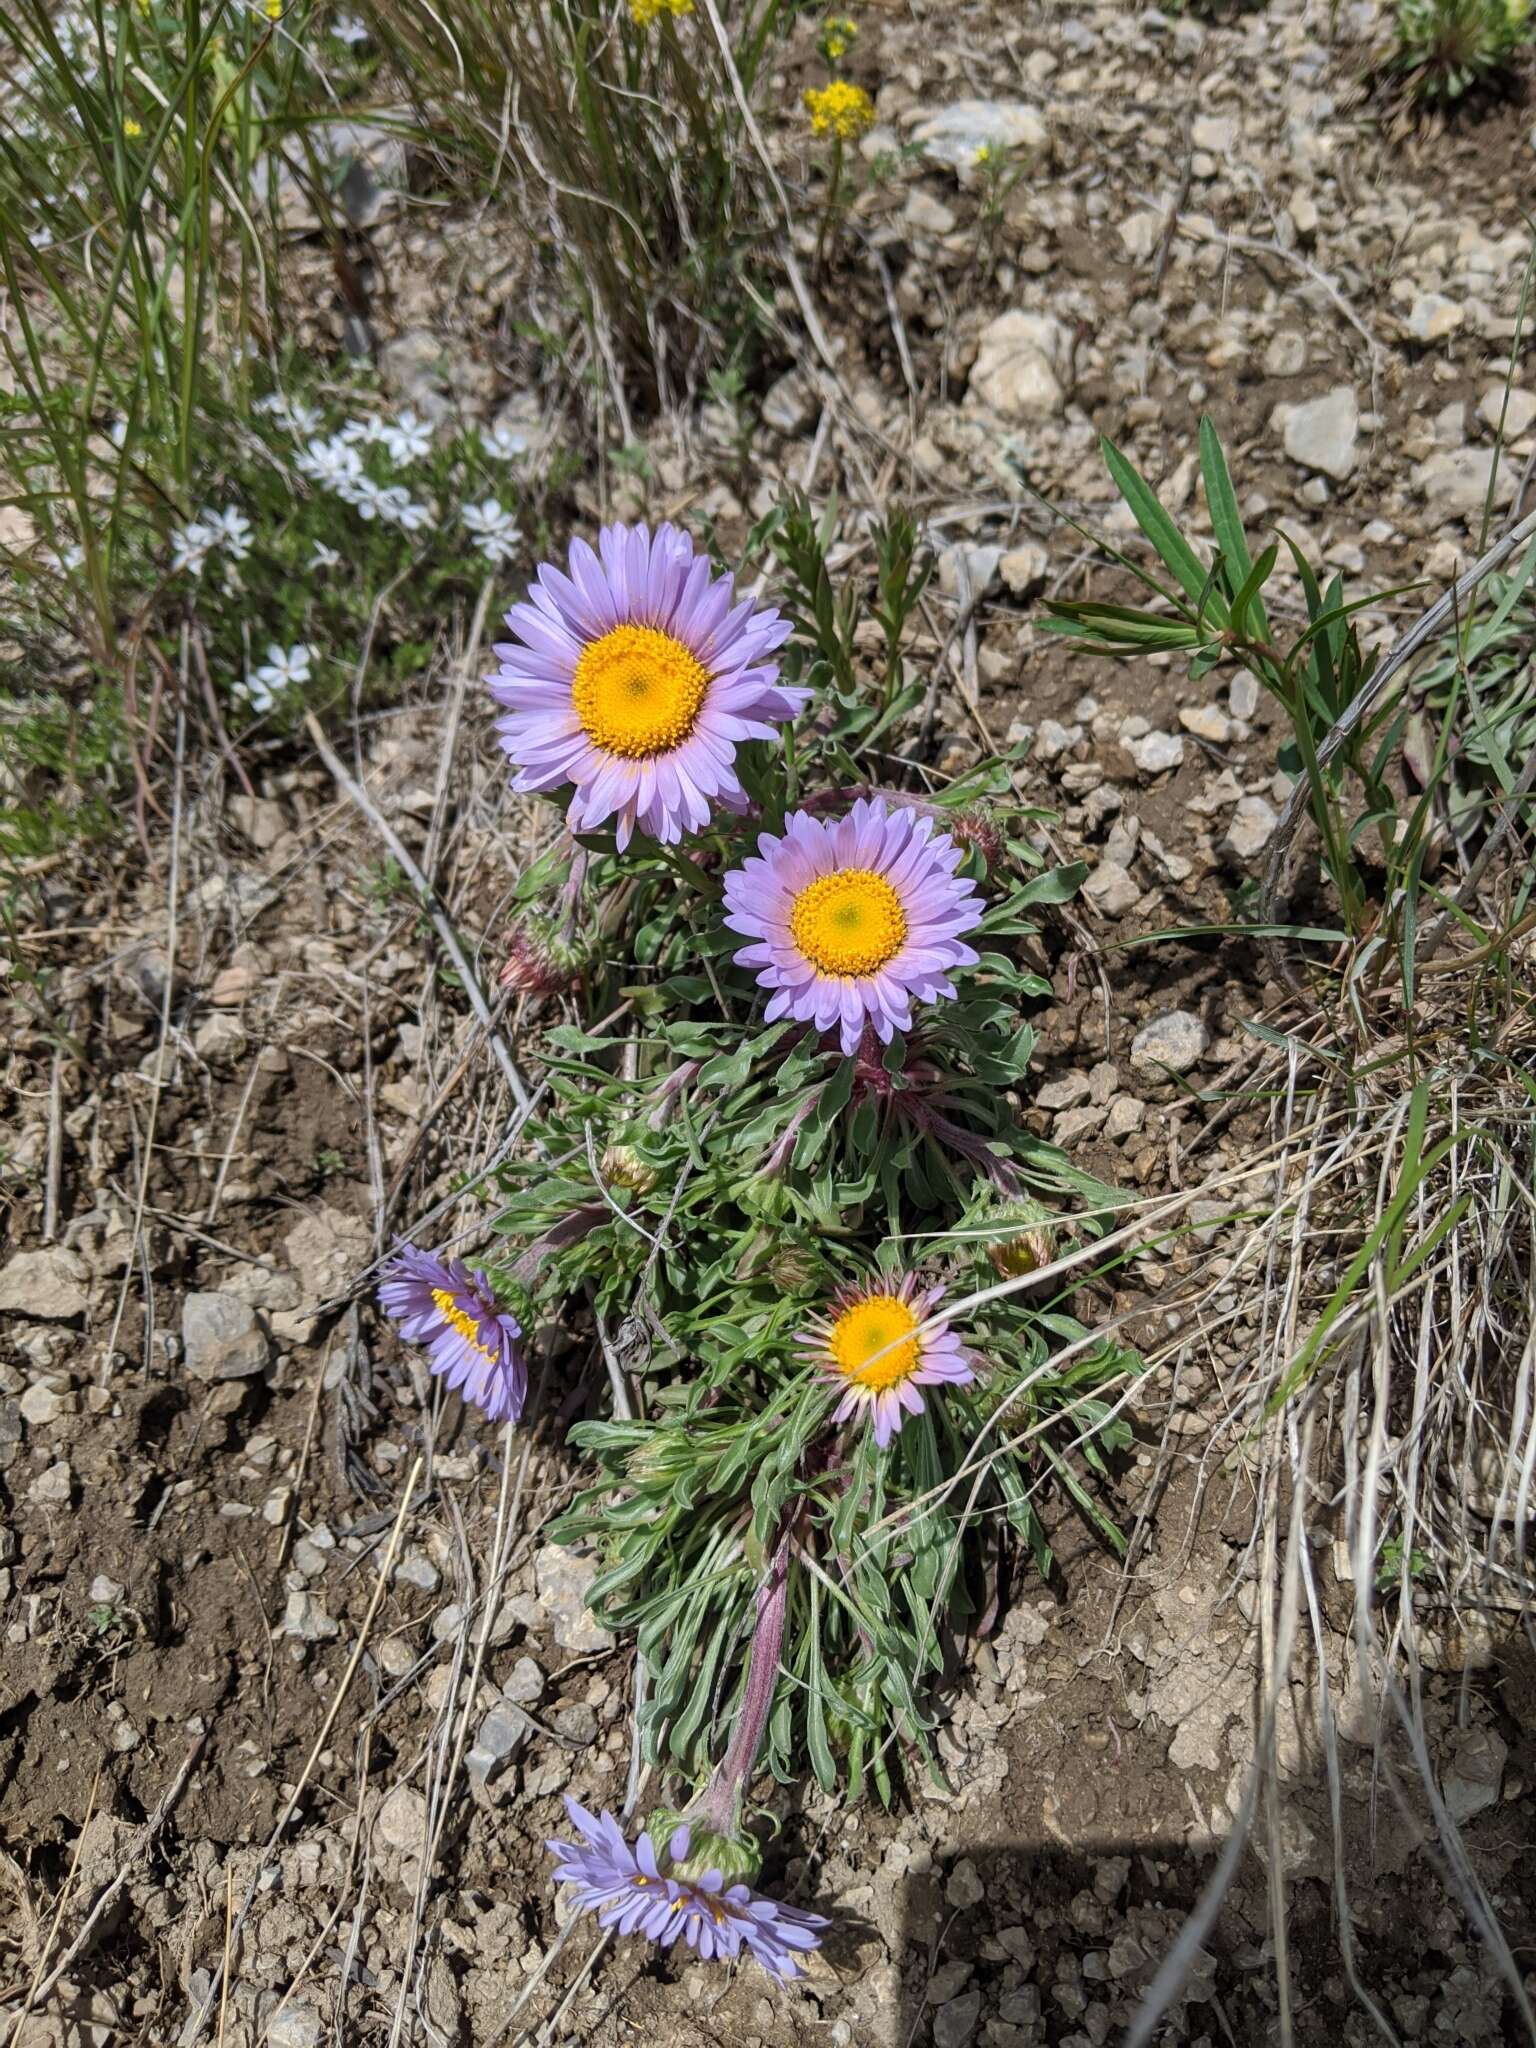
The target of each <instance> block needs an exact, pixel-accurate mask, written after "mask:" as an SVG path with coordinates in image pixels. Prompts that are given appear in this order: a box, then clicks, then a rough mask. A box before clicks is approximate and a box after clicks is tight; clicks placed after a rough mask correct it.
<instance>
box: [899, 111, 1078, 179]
mask: <svg viewBox="0 0 1536 2048" xmlns="http://www.w3.org/2000/svg"><path fill="white" fill-rule="evenodd" d="M1049 139H1050V137H1049V131H1048V130H1047V128H1046V125H1045V122H1044V121H1043V120H1042V119H1041V118H1040V116H1039V114H1038V113H1036V111H1035V109H1034V108H1033V107H1027V106H1025V105H1024V104H1023V102H1022V101H1020V100H956V101H954V103H953V104H952V105H950V106H947V107H940V108H939V109H938V111H937V112H936V113H933V114H925V115H924V116H923V118H922V119H921V120H920V121H919V122H918V123H917V125H916V127H915V128H914V129H913V130H912V140H913V141H914V142H915V143H916V144H917V145H918V147H919V148H920V149H921V150H923V151H924V152H925V153H926V154H927V155H928V156H931V157H935V158H936V159H937V160H938V161H939V162H940V163H942V164H948V165H949V167H950V168H951V170H953V171H956V172H957V173H958V174H959V176H960V179H961V181H962V183H964V182H966V181H967V180H969V179H970V178H972V177H974V176H975V174H976V158H977V156H978V155H979V153H980V152H981V151H982V150H983V149H996V150H1002V151H1008V150H1015V149H1016V150H1023V151H1026V152H1029V153H1031V154H1036V155H1038V153H1039V152H1040V151H1041V150H1043V149H1044V148H1045V146H1046V143H1047V142H1048V141H1049Z"/></svg>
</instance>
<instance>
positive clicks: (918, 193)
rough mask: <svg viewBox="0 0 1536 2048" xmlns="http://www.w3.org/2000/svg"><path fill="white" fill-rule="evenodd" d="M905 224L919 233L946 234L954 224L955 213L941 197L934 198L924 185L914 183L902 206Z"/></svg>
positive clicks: (951, 229)
mask: <svg viewBox="0 0 1536 2048" xmlns="http://www.w3.org/2000/svg"><path fill="white" fill-rule="evenodd" d="M902 214H903V217H904V219H905V220H906V223H907V226H908V227H910V228H916V229H917V230H918V232H919V233H920V234H928V235H947V234H950V233H951V232H952V231H953V229H954V226H955V214H954V210H953V208H951V207H948V206H946V205H945V204H944V202H943V200H942V199H935V198H934V196H933V194H932V193H931V192H930V191H928V190H927V188H926V187H925V186H922V185H914V186H913V187H912V189H911V191H910V192H909V193H908V194H907V203H906V205H905V206H904V207H903V208H902Z"/></svg>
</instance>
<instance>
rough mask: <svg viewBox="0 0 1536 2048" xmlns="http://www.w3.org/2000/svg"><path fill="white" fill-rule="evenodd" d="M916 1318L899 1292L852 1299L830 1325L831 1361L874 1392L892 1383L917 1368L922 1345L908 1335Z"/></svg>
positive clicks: (850, 1377) (847, 1375)
mask: <svg viewBox="0 0 1536 2048" xmlns="http://www.w3.org/2000/svg"><path fill="white" fill-rule="evenodd" d="M917 1321H918V1319H917V1317H916V1316H915V1315H914V1314H913V1313H912V1311H911V1309H910V1308H909V1307H908V1306H907V1304H906V1303H905V1302H904V1301H903V1300H902V1299H901V1297H900V1295H896V1294H872V1295H870V1296H869V1297H868V1299H867V1300H865V1301H856V1302H855V1303H854V1304H853V1307H852V1308H845V1309H844V1310H843V1312H842V1314H841V1315H840V1316H839V1317H838V1319H837V1321H836V1322H835V1323H834V1324H833V1325H832V1334H831V1336H830V1338H829V1339H828V1349H829V1350H830V1351H831V1353H832V1361H833V1363H834V1364H835V1365H836V1367H837V1369H838V1371H839V1372H840V1373H842V1374H843V1375H844V1377H845V1378H847V1379H850V1380H857V1382H858V1384H859V1385H860V1386H861V1387H872V1388H873V1389H874V1390H875V1392H876V1393H879V1392H881V1391H882V1390H883V1389H884V1388H886V1387H894V1386H895V1385H896V1383H897V1381H898V1380H904V1379H906V1378H907V1377H908V1376H909V1375H910V1374H912V1373H914V1372H916V1371H917V1368H918V1364H919V1362H920V1360H921V1358H922V1346H921V1345H920V1344H919V1343H918V1341H917V1339H916V1338H915V1337H914V1336H913V1335H912V1332H913V1331H914V1330H915V1329H916V1328H917ZM887 1346H889V1347H890V1348H889V1349H887V1348H886V1347H887Z"/></svg>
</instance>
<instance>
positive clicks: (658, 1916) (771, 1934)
mask: <svg viewBox="0 0 1536 2048" xmlns="http://www.w3.org/2000/svg"><path fill="white" fill-rule="evenodd" d="M565 1810H566V1812H567V1813H568V1814H569V1815H570V1817H571V1824H572V1826H573V1827H574V1828H575V1830H576V1832H577V1834H578V1835H579V1836H580V1837H581V1840H580V1842H546V1843H545V1845H544V1846H545V1847H546V1848H547V1849H548V1850H549V1852H550V1854H551V1855H552V1856H554V1857H555V1858H556V1860H557V1861H558V1863H559V1866H560V1867H559V1868H558V1869H557V1870H556V1872H555V1883H556V1884H570V1885H574V1886H575V1887H576V1892H575V1901H576V1906H577V1910H578V1911H580V1912H583V1913H595V1914H596V1915H597V1918H598V1924H599V1925H600V1926H602V1927H612V1928H613V1929H614V1930H615V1931H616V1932H617V1933H619V1934H643V1935H644V1936H645V1937H646V1939H647V1940H648V1941H654V1942H657V1943H659V1944H660V1945H661V1946H662V1947H664V1948H665V1947H668V1946H670V1945H671V1943H673V1942H674V1941H676V1940H677V1939H678V1937H679V1936H681V1937H682V1939H683V1940H684V1941H686V1942H687V1944H688V1946H689V1947H690V1948H692V1949H696V1950H697V1951H698V1953H699V1954H700V1955H701V1956H703V1957H704V1958H705V1960H706V1961H713V1960H714V1959H715V1958H716V1957H722V1956H723V1957H726V1958H728V1959H734V1958H735V1957H736V1956H739V1955H740V1954H741V1951H742V1950H743V1949H744V1948H745V1949H746V1950H748V1952H749V1953H750V1954H751V1955H753V1956H755V1957H756V1959H757V1960H758V1962H760V1963H761V1964H762V1966H763V1968H764V1969H765V1970H767V1971H768V1973H769V1974H770V1976H774V1977H778V1978H779V1979H781V1980H787V1979H788V1978H791V1977H796V1976H798V1975H799V1974H800V1966H799V1962H798V1960H797V1958H798V1957H799V1956H801V1955H803V1954H805V1952H806V1951H807V1950H809V1949H813V1948H819V1947H820V1945H821V1943H820V1935H819V1933H818V1929H820V1928H823V1927H825V1926H826V1924H827V1923H826V1921H825V1920H824V1919H823V1918H822V1917H821V1915H820V1914H819V1913H806V1912H802V1911H801V1909H800V1908H799V1907H798V1906H782V1905H780V1904H779V1903H778V1902H777V1900H774V1899H766V1898H762V1897H760V1896H759V1894H757V1893H756V1892H754V1891H753V1890H752V1889H751V1887H750V1886H749V1885H745V1884H733V1885H727V1884H726V1883H725V1880H724V1879H723V1877H722V1876H721V1874H720V1872H719V1871H718V1870H706V1871H705V1872H704V1873H703V1874H702V1876H700V1877H696V1878H694V1877H689V1878H684V1877H679V1876H677V1875H675V1872H676V1869H677V1866H678V1865H679V1864H680V1863H681V1862H682V1861H683V1859H684V1858H685V1857H686V1856H687V1854H688V1845H689V1842H690V1840H691V1838H692V1837H691V1830H690V1829H689V1828H688V1827H687V1826H686V1825H684V1826H682V1827H679V1828H676V1829H674V1830H673V1833H672V1838H671V1840H670V1841H669V1842H668V1844H667V1858H666V1868H665V1869H663V1868H662V1866H661V1864H660V1863H659V1862H658V1861H657V1857H656V1850H655V1847H654V1845H653V1844H652V1842H651V1839H650V1837H649V1836H648V1835H645V1834H642V1835H641V1836H640V1838H639V1840H638V1841H637V1842H636V1843H635V1845H634V1847H633V1848H631V1847H630V1845H629V1843H628V1842H627V1841H626V1840H625V1839H624V1834H623V1830H622V1829H621V1828H620V1826H619V1824H618V1822H617V1821H616V1820H615V1819H614V1817H613V1815H612V1814H611V1813H607V1812H605V1813H603V1814H602V1815H601V1816H600V1817H597V1816H594V1815H592V1814H590V1813H588V1811H587V1809H586V1808H585V1807H584V1806H582V1805H580V1804H578V1802H577V1801H576V1800H574V1799H572V1798H570V1797H567V1799H566V1802H565Z"/></svg>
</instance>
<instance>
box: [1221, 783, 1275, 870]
mask: <svg viewBox="0 0 1536 2048" xmlns="http://www.w3.org/2000/svg"><path fill="white" fill-rule="evenodd" d="M1279 822H1280V819H1279V815H1278V813H1277V812H1276V810H1275V807H1274V805H1273V804H1271V803H1270V802H1269V801H1268V799H1267V798H1265V797H1262V796H1245V797H1244V798H1243V799H1242V801H1241V802H1240V803H1239V804H1238V806H1237V809H1236V810H1235V811H1234V812H1233V813H1232V822H1231V824H1230V825H1229V826H1228V827H1227V836H1226V838H1225V839H1224V840H1223V841H1222V845H1223V846H1224V847H1225V848H1226V850H1227V852H1228V853H1230V854H1231V855H1232V856H1233V858H1234V859H1236V860H1252V859H1253V858H1254V857H1255V855H1257V854H1260V853H1262V852H1263V851H1264V849H1265V847H1266V846H1268V844H1269V842H1270V840H1271V839H1272V838H1273V837H1274V831H1275V827H1276V826H1277V825H1278V824H1279Z"/></svg>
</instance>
